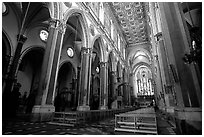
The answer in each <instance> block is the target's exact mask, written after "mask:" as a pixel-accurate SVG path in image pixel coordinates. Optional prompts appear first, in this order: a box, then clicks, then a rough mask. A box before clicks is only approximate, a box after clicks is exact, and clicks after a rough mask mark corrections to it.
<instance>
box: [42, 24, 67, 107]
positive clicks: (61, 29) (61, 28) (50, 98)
mask: <svg viewBox="0 0 204 137" xmlns="http://www.w3.org/2000/svg"><path fill="white" fill-rule="evenodd" d="M57 29H58V36H57V40H56V45H55V51H54V57H53V62H52V70H51V76H50V82H49V87H48V94H47V97H46V104H47V105H53V104H54V97H55V89H56V84H57V76H58V70H59V61H60V55H61V49H62V44H63V37H64V34H65V31H66V22H59V25H58V26H57Z"/></svg>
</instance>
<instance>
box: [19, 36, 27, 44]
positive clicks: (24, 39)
mask: <svg viewBox="0 0 204 137" xmlns="http://www.w3.org/2000/svg"><path fill="white" fill-rule="evenodd" d="M26 40H27V37H26V36H25V35H22V34H18V35H17V41H18V42H19V43H22V44H24V43H25V41H26Z"/></svg>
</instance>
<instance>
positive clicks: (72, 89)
mask: <svg viewBox="0 0 204 137" xmlns="http://www.w3.org/2000/svg"><path fill="white" fill-rule="evenodd" d="M75 79H76V73H75V69H74V67H73V65H72V64H71V63H70V62H67V63H64V64H63V65H62V66H61V67H60V69H59V72H58V78H57V86H56V96H55V100H54V102H55V103H54V105H55V111H56V112H67V111H71V110H73V109H74V107H76V106H75V103H74V102H76V101H77V100H76V83H75Z"/></svg>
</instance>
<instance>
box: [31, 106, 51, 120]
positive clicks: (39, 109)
mask: <svg viewBox="0 0 204 137" xmlns="http://www.w3.org/2000/svg"><path fill="white" fill-rule="evenodd" d="M53 112H55V107H54V106H53V105H35V106H34V107H33V109H32V114H31V119H30V120H31V121H33V122H38V121H51V119H52V115H53Z"/></svg>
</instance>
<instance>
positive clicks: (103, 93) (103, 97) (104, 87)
mask: <svg viewBox="0 0 204 137" xmlns="http://www.w3.org/2000/svg"><path fill="white" fill-rule="evenodd" d="M107 69H108V68H107V62H100V109H101V110H104V109H108V106H107V101H108V77H107V74H108V73H107V72H108V71H107Z"/></svg>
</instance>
